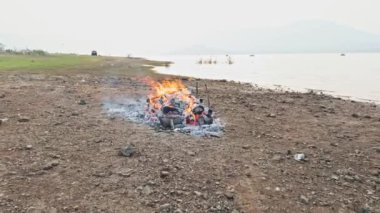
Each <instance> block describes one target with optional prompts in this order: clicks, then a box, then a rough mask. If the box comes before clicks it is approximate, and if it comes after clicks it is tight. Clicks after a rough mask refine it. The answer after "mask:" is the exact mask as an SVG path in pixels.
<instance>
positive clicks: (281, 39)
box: [177, 21, 380, 54]
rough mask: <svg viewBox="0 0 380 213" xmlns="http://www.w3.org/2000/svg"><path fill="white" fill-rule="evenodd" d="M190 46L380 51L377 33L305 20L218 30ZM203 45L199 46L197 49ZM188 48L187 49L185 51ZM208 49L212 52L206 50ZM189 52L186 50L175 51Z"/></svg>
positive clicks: (194, 50) (272, 50) (237, 49)
mask: <svg viewBox="0 0 380 213" xmlns="http://www.w3.org/2000/svg"><path fill="white" fill-rule="evenodd" d="M202 42H203V43H202V44H201V45H199V46H195V47H192V48H188V49H191V52H192V53H197V54H215V50H222V51H219V52H218V53H220V54H225V53H236V54H239V53H240V54H251V53H321V52H322V53H329V52H380V35H376V34H372V33H368V32H364V31H360V30H357V29H354V28H351V27H348V26H343V25H338V24H335V23H331V22H327V21H304V22H298V23H295V24H292V25H289V26H285V27H279V28H265V29H247V30H240V31H234V32H228V31H226V32H221V33H220V34H218V35H215V36H213V37H210V38H205V39H204V41H202ZM197 47H202V48H197ZM188 49H187V50H188ZM208 49H211V50H213V51H207V50H208ZM177 53H184V54H186V53H188V51H182V52H181V51H177Z"/></svg>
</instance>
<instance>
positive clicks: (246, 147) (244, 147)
mask: <svg viewBox="0 0 380 213" xmlns="http://www.w3.org/2000/svg"><path fill="white" fill-rule="evenodd" d="M242 148H243V149H249V148H251V146H250V145H248V144H246V145H243V146H242Z"/></svg>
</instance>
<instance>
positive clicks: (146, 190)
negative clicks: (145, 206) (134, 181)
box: [142, 185, 153, 195]
mask: <svg viewBox="0 0 380 213" xmlns="http://www.w3.org/2000/svg"><path fill="white" fill-rule="evenodd" d="M142 193H143V194H144V195H150V194H152V193H153V190H152V187H150V186H149V185H146V186H144V188H143V189H142Z"/></svg>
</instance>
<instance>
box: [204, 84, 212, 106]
mask: <svg viewBox="0 0 380 213" xmlns="http://www.w3.org/2000/svg"><path fill="white" fill-rule="evenodd" d="M205 87H206V94H207V105H208V107H209V108H211V104H210V95H209V94H208V89H207V84H205Z"/></svg>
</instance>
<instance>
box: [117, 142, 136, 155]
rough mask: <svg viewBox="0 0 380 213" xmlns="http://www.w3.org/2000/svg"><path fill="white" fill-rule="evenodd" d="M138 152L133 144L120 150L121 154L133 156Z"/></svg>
mask: <svg viewBox="0 0 380 213" xmlns="http://www.w3.org/2000/svg"><path fill="white" fill-rule="evenodd" d="M135 153H136V147H135V146H134V145H132V144H129V145H128V146H126V147H124V148H122V149H121V150H120V152H119V155H120V156H124V157H132V156H133V155H134V154H135Z"/></svg>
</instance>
